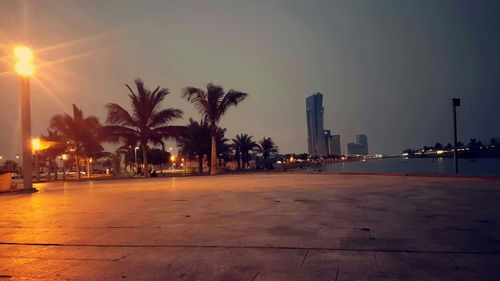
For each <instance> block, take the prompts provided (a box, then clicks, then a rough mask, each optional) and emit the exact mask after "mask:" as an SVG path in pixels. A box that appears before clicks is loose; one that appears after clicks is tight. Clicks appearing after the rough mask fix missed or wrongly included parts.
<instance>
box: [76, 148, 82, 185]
mask: <svg viewBox="0 0 500 281" xmlns="http://www.w3.org/2000/svg"><path fill="white" fill-rule="evenodd" d="M75 165H76V176H77V179H78V180H80V179H81V176H80V163H79V162H78V152H76V151H75Z"/></svg>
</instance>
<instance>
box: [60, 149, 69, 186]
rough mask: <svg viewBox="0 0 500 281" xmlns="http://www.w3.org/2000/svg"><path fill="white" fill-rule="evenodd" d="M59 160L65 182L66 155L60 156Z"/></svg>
mask: <svg viewBox="0 0 500 281" xmlns="http://www.w3.org/2000/svg"><path fill="white" fill-rule="evenodd" d="M61 160H62V172H63V180H66V160H68V154H63V155H61Z"/></svg>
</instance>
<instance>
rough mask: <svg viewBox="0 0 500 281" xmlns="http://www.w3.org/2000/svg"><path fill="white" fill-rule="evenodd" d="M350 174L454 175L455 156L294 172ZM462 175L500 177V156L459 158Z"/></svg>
mask: <svg viewBox="0 0 500 281" xmlns="http://www.w3.org/2000/svg"><path fill="white" fill-rule="evenodd" d="M320 169H321V171H322V172H341V173H342V172H346V173H410V174H414V173H416V174H452V173H453V171H454V168H453V158H383V159H372V160H367V161H349V162H333V163H328V164H324V165H321V166H308V167H303V168H302V169H300V168H298V169H294V171H319V170H320ZM459 169H460V174H463V175H483V176H500V158H470V159H459Z"/></svg>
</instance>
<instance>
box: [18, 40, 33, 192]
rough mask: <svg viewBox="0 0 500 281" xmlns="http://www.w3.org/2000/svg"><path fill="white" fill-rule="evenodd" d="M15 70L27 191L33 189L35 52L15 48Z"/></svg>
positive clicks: (23, 47)
mask: <svg viewBox="0 0 500 281" xmlns="http://www.w3.org/2000/svg"><path fill="white" fill-rule="evenodd" d="M14 57H15V59H16V65H15V70H16V72H17V73H18V74H19V76H20V78H21V87H20V88H21V89H20V90H21V131H22V140H23V145H22V147H23V150H22V151H23V183H24V189H25V190H31V189H33V179H32V175H33V168H32V166H31V165H32V159H31V157H32V151H31V150H32V145H31V106H30V78H29V77H30V76H31V75H33V74H34V72H35V71H34V67H33V60H34V56H33V52H32V51H31V50H30V49H29V48H28V47H26V46H18V47H15V48H14Z"/></svg>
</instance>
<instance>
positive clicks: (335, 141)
mask: <svg viewBox="0 0 500 281" xmlns="http://www.w3.org/2000/svg"><path fill="white" fill-rule="evenodd" d="M323 132H324V136H325V143H326V151H327V154H328V155H340V135H332V133H331V131H330V130H324V131H323Z"/></svg>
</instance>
